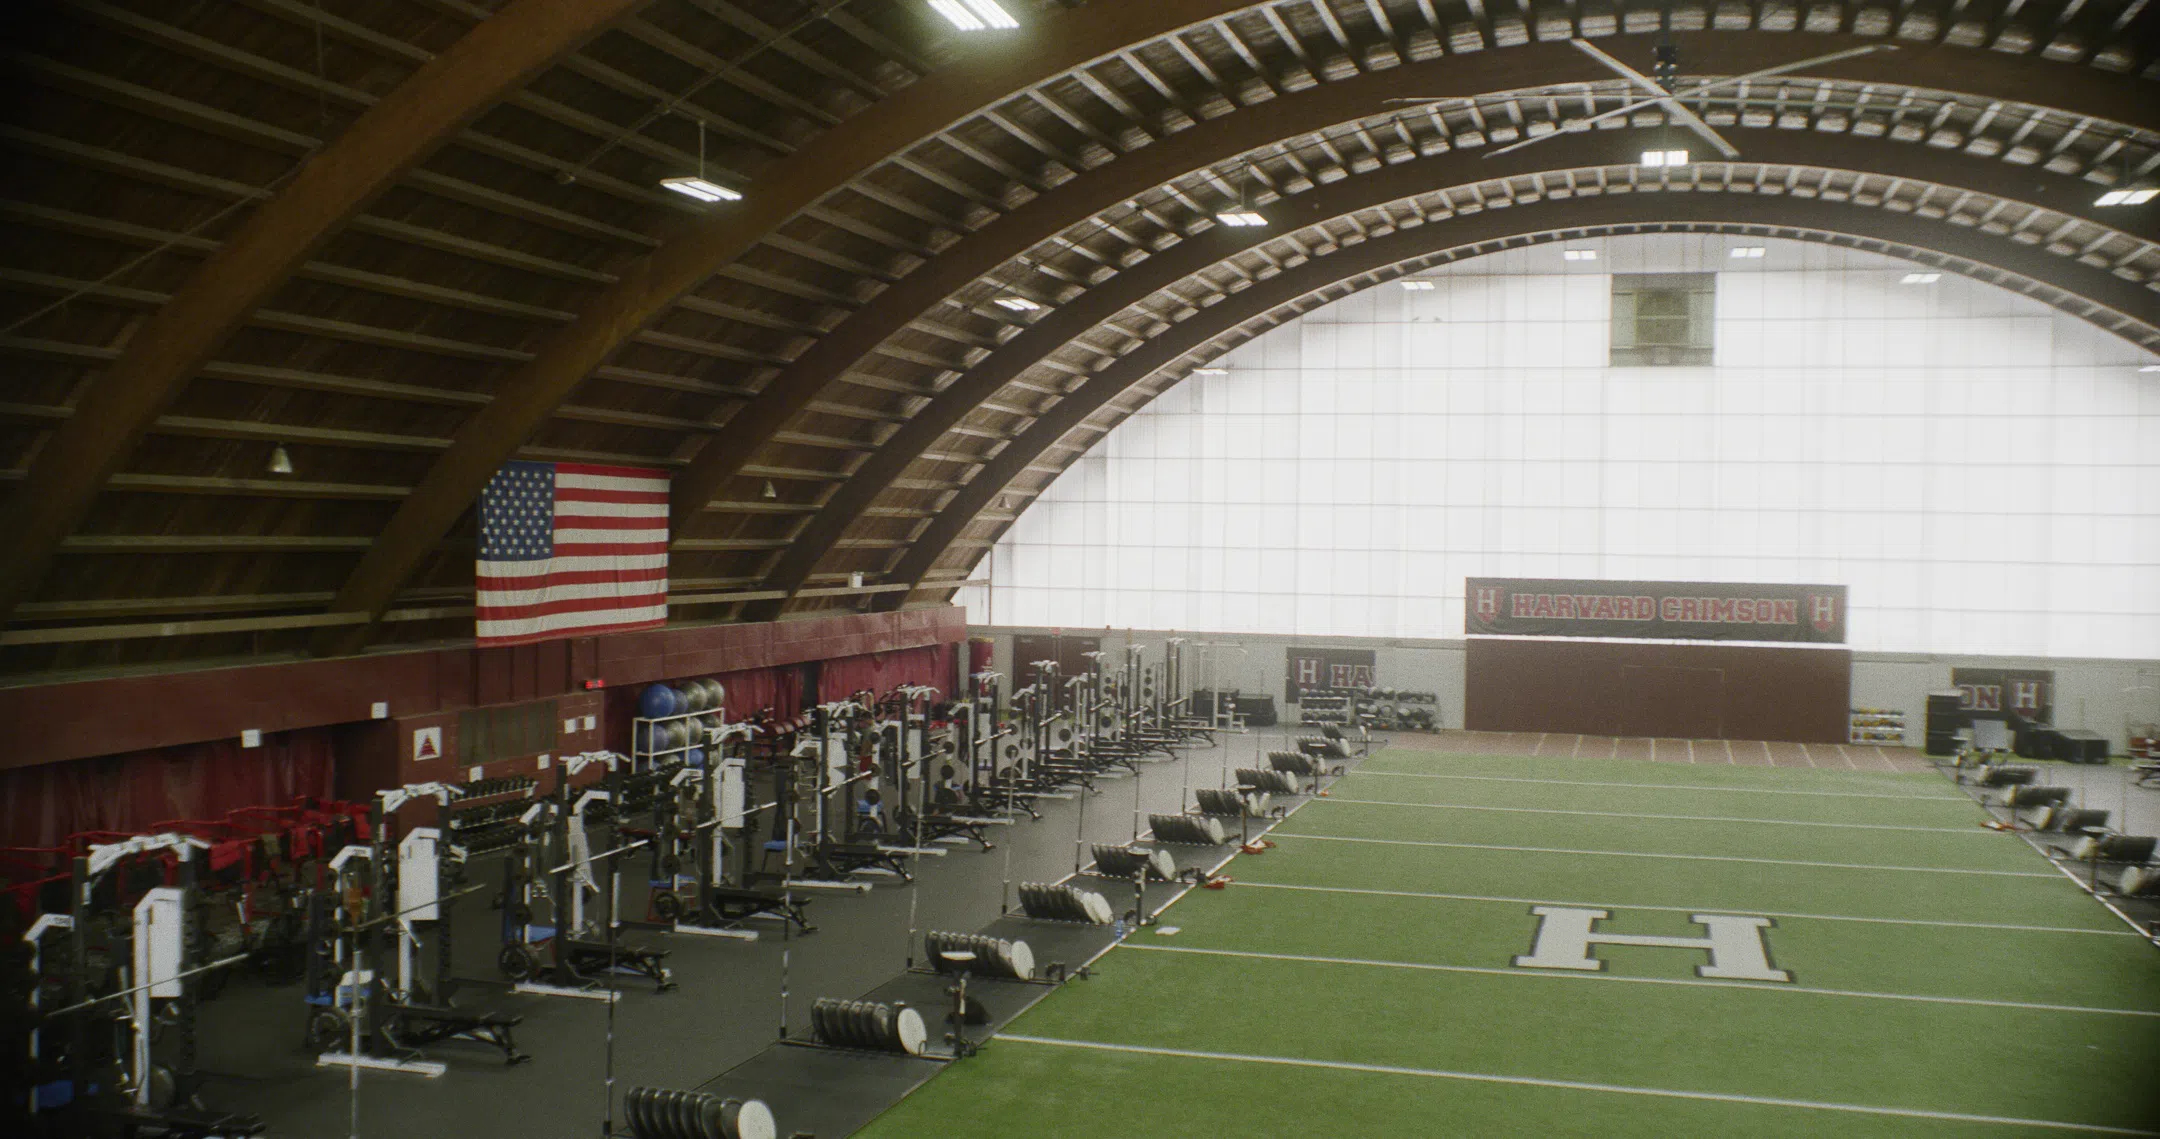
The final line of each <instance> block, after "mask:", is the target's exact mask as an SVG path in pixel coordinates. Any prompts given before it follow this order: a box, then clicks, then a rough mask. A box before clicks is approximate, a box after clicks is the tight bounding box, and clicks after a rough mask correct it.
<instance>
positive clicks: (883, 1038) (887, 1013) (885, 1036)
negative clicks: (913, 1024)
mask: <svg viewBox="0 0 2160 1139" xmlns="http://www.w3.org/2000/svg"><path fill="white" fill-rule="evenodd" d="M870 1024H871V1030H872V1031H873V1032H874V1033H875V1034H876V1036H877V1043H878V1048H879V1049H881V1050H882V1049H884V1048H886V1047H888V1046H889V1045H891V1044H892V1039H893V1010H892V1006H891V1005H871V1006H870Z"/></svg>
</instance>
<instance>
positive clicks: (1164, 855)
mask: <svg viewBox="0 0 2160 1139" xmlns="http://www.w3.org/2000/svg"><path fill="white" fill-rule="evenodd" d="M1147 857H1148V866H1149V867H1150V868H1152V869H1153V870H1154V871H1155V876H1156V877H1158V878H1160V879H1162V880H1163V881H1165V882H1174V881H1176V880H1177V860H1176V859H1174V858H1172V857H1170V852H1169V851H1167V850H1157V851H1153V852H1151V853H1149V855H1148V856H1147Z"/></svg>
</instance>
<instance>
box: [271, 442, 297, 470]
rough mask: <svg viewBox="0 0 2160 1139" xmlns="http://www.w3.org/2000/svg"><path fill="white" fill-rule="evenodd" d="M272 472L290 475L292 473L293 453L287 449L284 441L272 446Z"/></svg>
mask: <svg viewBox="0 0 2160 1139" xmlns="http://www.w3.org/2000/svg"><path fill="white" fill-rule="evenodd" d="M270 473H271V474H273V475H289V474H291V473H292V453H291V452H289V451H287V450H286V449H285V444H283V443H280V444H278V445H277V446H275V447H272V448H270Z"/></svg>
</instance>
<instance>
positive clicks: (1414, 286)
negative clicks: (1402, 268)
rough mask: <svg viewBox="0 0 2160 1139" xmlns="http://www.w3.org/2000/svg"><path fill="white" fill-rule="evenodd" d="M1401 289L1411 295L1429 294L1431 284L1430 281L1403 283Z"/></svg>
mask: <svg viewBox="0 0 2160 1139" xmlns="http://www.w3.org/2000/svg"><path fill="white" fill-rule="evenodd" d="M1402 287H1403V288H1406V289H1408V290H1410V291H1411V292H1413V293H1429V292H1431V291H1432V287H1433V283H1432V282H1431V281H1404V282H1403V283H1402Z"/></svg>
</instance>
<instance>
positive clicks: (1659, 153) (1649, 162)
mask: <svg viewBox="0 0 2160 1139" xmlns="http://www.w3.org/2000/svg"><path fill="white" fill-rule="evenodd" d="M1642 164H1643V165H1644V166H1686V165H1687V164H1688V161H1687V151H1684V150H1646V151H1643V152H1642Z"/></svg>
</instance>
